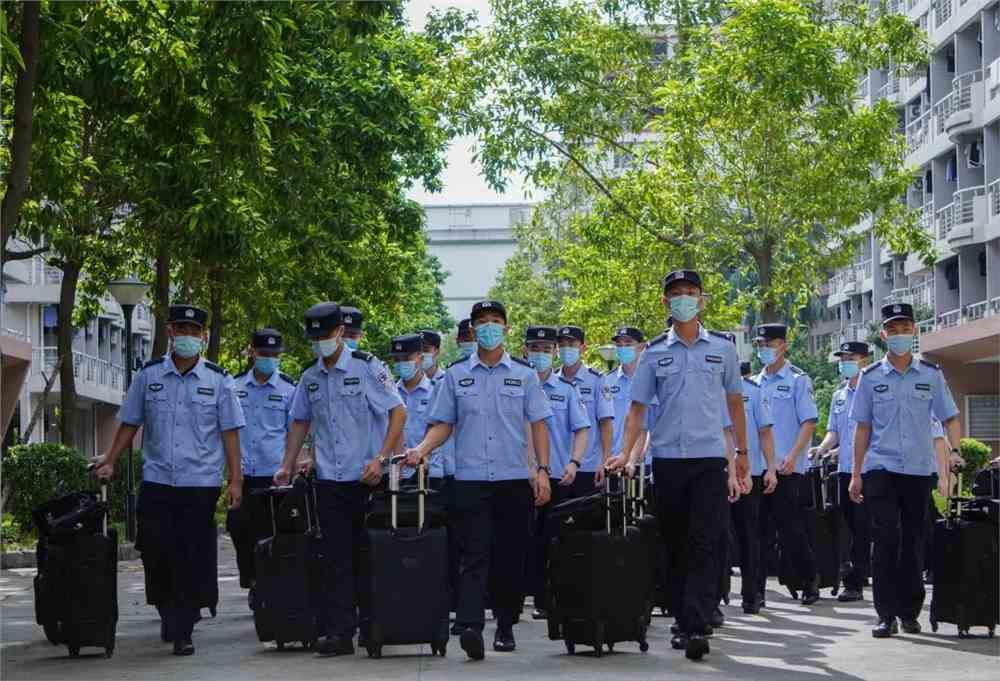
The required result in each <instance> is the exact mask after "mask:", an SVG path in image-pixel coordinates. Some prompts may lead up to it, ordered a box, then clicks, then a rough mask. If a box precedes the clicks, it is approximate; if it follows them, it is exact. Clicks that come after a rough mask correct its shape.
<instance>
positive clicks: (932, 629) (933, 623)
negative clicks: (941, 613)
mask: <svg viewBox="0 0 1000 681" xmlns="http://www.w3.org/2000/svg"><path fill="white" fill-rule="evenodd" d="M937 625H938V623H937V620H931V631H933V632H934V633H935V634H936V633H937V629H938V627H937Z"/></svg>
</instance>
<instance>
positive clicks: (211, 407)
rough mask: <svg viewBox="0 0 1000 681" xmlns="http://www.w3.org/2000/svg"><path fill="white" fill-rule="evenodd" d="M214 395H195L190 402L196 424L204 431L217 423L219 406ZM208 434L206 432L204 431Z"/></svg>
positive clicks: (214, 426) (212, 427)
mask: <svg viewBox="0 0 1000 681" xmlns="http://www.w3.org/2000/svg"><path fill="white" fill-rule="evenodd" d="M215 400H216V398H215V395H214V394H212V395H201V394H199V395H196V396H195V398H194V401H193V402H192V404H191V408H192V410H193V411H194V416H195V418H196V419H197V421H198V425H199V426H200V427H201V428H202V429H203V430H206V431H210V430H212V429H214V428H216V427H217V425H218V423H219V407H218V405H217V404H216V401H215ZM205 434H206V435H207V434H208V433H207V432H206V433H205Z"/></svg>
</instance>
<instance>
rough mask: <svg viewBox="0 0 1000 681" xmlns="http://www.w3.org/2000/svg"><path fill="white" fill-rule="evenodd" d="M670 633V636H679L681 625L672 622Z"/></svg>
mask: <svg viewBox="0 0 1000 681" xmlns="http://www.w3.org/2000/svg"><path fill="white" fill-rule="evenodd" d="M670 633H671V634H679V633H681V625H679V624H677V622H674V623H673V624H671V625H670Z"/></svg>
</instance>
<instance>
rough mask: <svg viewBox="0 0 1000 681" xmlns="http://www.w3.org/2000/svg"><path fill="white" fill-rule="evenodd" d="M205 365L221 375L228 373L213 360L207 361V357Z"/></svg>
mask: <svg viewBox="0 0 1000 681" xmlns="http://www.w3.org/2000/svg"><path fill="white" fill-rule="evenodd" d="M205 366H206V367H208V368H209V369H211V370H212V371H214V372H215V373H217V374H222V375H223V376H227V375H229V372H228V371H226V370H225V369H223V368H222V367H220V366H219V365H218V364H216V363H215V362H209V361H208V360H207V359H206V360H205Z"/></svg>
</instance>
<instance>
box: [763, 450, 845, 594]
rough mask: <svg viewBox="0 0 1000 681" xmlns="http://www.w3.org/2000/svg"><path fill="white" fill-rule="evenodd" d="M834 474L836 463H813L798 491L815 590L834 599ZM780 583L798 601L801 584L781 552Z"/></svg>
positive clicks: (837, 555)
mask: <svg viewBox="0 0 1000 681" xmlns="http://www.w3.org/2000/svg"><path fill="white" fill-rule="evenodd" d="M836 471H837V464H836V460H835V459H831V458H828V457H825V458H823V459H821V460H820V461H818V462H815V463H814V464H813V465H811V466H810V467H809V469H808V470H807V471H806V474H805V477H804V478H803V484H804V489H802V490H801V498H802V501H803V504H802V505H803V508H802V510H801V512H802V514H803V517H804V519H805V530H806V540H807V541H808V542H809V546H810V547H812V551H813V557H814V558H815V561H816V573H817V575H816V576H817V580H818V581H817V584H816V586H817V588H820V589H830V593H831V595H833V596H836V595H837V593H838V592H839V591H840V563H841V551H840V542H841V533H840V532H839V526H838V523H839V521H840V518H839V515H838V514H837V513H836V499H837V496H836V493H835V490H836V486H835V485H836ZM781 554H782V555H781V558H780V568H779V570H780V572H779V575H778V577H779V580H778V581H780V582H781V583H782V584H784V585H785V586H786V587H787V588H788V590H789V592H791V593H792V594H793V595H792V597H793V598H795V597H797V593H796V592H798V591H801V590H802V589H803V588H804V586H805V585H804V584H802V580H801V579H799V578H798V577H797V576H796V575H795V574H794V569H793V566H792V565H791V562H790V561H789V560H788V557H787V555H786V554H785V553H784V552H781Z"/></svg>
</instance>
